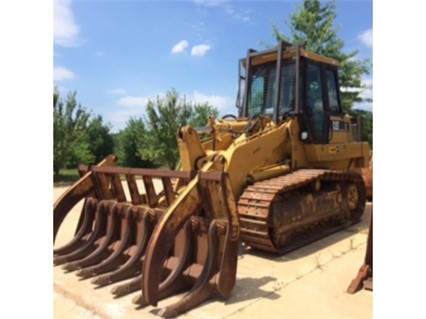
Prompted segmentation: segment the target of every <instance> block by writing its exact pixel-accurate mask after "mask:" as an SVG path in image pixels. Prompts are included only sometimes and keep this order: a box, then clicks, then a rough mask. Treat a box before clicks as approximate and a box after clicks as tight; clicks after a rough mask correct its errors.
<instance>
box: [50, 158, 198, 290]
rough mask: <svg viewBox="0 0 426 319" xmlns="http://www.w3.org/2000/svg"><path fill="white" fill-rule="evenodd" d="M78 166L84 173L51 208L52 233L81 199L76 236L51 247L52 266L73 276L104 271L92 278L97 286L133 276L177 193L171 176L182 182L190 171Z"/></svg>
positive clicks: (186, 180)
mask: <svg viewBox="0 0 426 319" xmlns="http://www.w3.org/2000/svg"><path fill="white" fill-rule="evenodd" d="M81 170H82V172H84V171H85V170H88V172H86V173H85V174H84V176H83V177H81V178H80V180H79V181H77V182H76V183H75V184H74V185H73V186H72V187H71V188H70V190H69V191H68V192H67V193H65V195H64V196H62V197H61V198H60V199H59V200H58V201H57V202H56V203H55V206H54V207H55V208H56V210H54V213H55V214H54V219H55V221H54V222H55V224H54V225H55V227H54V235H56V233H57V231H58V230H59V227H60V226H61V223H62V221H63V220H64V218H65V216H66V215H67V214H68V213H69V211H70V210H71V208H72V207H71V204H70V203H74V204H76V203H78V202H79V201H80V200H82V199H84V205H83V209H82V211H81V216H80V219H79V223H78V227H77V230H76V233H75V236H74V238H72V239H71V241H70V242H69V243H67V244H66V245H64V246H63V247H60V248H57V249H54V264H56V265H59V264H64V263H65V265H63V268H64V269H66V270H69V271H73V270H78V272H77V275H78V276H81V277H85V278H87V277H93V276H96V275H100V274H103V275H102V276H99V277H97V278H94V279H93V280H92V282H93V283H95V284H97V285H101V286H102V285H107V284H110V283H113V282H116V281H119V280H122V279H126V278H130V277H134V276H137V275H138V274H140V272H141V269H142V262H141V260H142V259H143V256H144V253H145V251H146V247H147V244H148V241H149V238H150V237H151V233H152V230H153V228H154V227H155V225H156V223H157V221H158V220H159V218H160V217H161V215H163V214H164V213H165V211H166V210H167V207H168V206H169V205H170V204H171V203H172V202H173V201H174V199H175V197H176V196H177V193H176V191H175V190H174V188H173V184H176V183H174V180H176V179H178V180H180V181H181V182H180V185H184V184H185V183H187V182H188V181H189V180H191V178H192V176H193V174H192V173H190V172H176V171H172V172H168V171H167V172H166V171H162V170H145V169H137V168H123V167H113V166H109V167H107V166H104V167H101V166H96V167H91V168H84V167H82V169H81ZM122 177H125V182H124V181H122ZM155 178H157V179H159V180H161V184H162V187H161V191H158V192H157V191H156V189H155V187H154V183H153V179H155ZM137 179H140V183H141V184H143V186H142V188H143V189H144V191H142V190H141V189H140V188H141V187H140V185H139V186H138V184H137V181H136V180H137ZM123 184H124V185H125V186H127V187H124V186H123ZM81 185H84V187H81ZM126 188H127V189H126ZM81 189H83V190H84V191H81ZM76 190H77V191H76ZM69 194H71V195H72V196H69ZM76 194H78V195H79V196H77V195H76ZM69 198H71V199H72V200H70V199H69ZM64 201H65V203H64ZM70 207H71V208H70ZM139 289H140V285H139Z"/></svg>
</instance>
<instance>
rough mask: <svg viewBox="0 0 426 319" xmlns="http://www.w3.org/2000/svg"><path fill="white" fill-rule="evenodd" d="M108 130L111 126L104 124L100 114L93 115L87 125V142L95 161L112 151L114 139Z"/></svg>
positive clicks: (97, 161)
mask: <svg viewBox="0 0 426 319" xmlns="http://www.w3.org/2000/svg"><path fill="white" fill-rule="evenodd" d="M110 130H111V126H110V125H109V124H104V123H103V119H102V116H100V115H98V116H96V117H94V118H93V119H92V120H91V121H90V123H89V125H88V127H87V142H88V144H89V150H90V152H91V153H92V154H93V156H94V162H95V163H99V162H100V161H101V160H103V159H104V158H105V157H106V156H108V155H109V154H112V153H114V139H113V136H112V134H111V132H110Z"/></svg>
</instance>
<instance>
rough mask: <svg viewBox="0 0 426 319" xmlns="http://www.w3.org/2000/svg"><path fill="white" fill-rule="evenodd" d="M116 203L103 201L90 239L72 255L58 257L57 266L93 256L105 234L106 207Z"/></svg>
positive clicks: (96, 214) (99, 206)
mask: <svg viewBox="0 0 426 319" xmlns="http://www.w3.org/2000/svg"><path fill="white" fill-rule="evenodd" d="M114 203H115V202H112V201H101V202H100V203H99V205H98V206H97V208H96V213H95V226H94V230H93V232H92V233H91V234H90V237H89V238H88V240H87V241H86V242H85V244H84V245H82V246H81V247H79V248H78V249H76V250H75V251H73V252H72V253H70V254H67V255H63V256H58V257H55V258H54V259H53V263H54V264H55V265H61V264H64V263H66V262H71V261H74V260H78V259H80V258H83V257H84V256H87V255H89V254H91V253H92V252H93V251H95V250H96V248H97V247H98V246H99V241H100V239H101V238H102V236H104V234H105V227H106V225H105V224H106V214H105V213H104V209H105V206H111V205H112V204H114Z"/></svg>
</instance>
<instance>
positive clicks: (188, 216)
mask: <svg viewBox="0 0 426 319" xmlns="http://www.w3.org/2000/svg"><path fill="white" fill-rule="evenodd" d="M231 189H232V188H231V185H230V181H229V177H228V176H227V174H226V173H222V172H206V173H203V172H202V173H199V174H198V175H197V176H196V177H195V178H194V179H193V180H192V181H191V182H190V183H189V184H188V186H187V187H186V188H185V190H184V193H183V194H182V195H181V196H179V198H178V200H177V201H175V202H174V204H173V205H172V207H170V208H169V210H168V211H167V213H166V214H165V215H163V216H162V218H161V220H160V221H159V223H158V225H157V227H156V228H155V230H154V233H153V235H152V238H151V243H150V245H149V247H148V249H147V253H146V259H145V262H144V265H143V281H142V297H141V298H139V299H142V300H143V301H144V302H145V303H147V304H151V305H154V306H156V305H157V302H158V301H159V300H160V299H162V298H164V297H167V296H168V295H169V293H170V292H173V293H174V292H175V291H174V290H183V289H185V288H186V287H189V288H190V289H189V291H188V292H187V293H186V294H185V295H184V296H183V297H182V299H181V300H180V301H178V302H177V303H175V304H173V305H170V306H168V307H166V308H165V309H163V310H162V311H161V315H162V316H163V317H166V318H170V317H174V316H177V315H178V314H180V313H183V312H185V311H187V310H189V309H191V308H193V307H195V306H197V305H198V304H200V303H201V302H203V301H205V300H206V299H208V298H210V297H211V296H212V295H214V294H218V295H219V296H221V297H223V298H227V297H228V296H229V294H230V292H231V290H232V288H233V287H234V285H235V280H236V268H237V257H238V245H239V230H238V229H239V221H238V213H237V209H236V204H235V200H234V198H233V194H232V192H231ZM202 199H203V200H202ZM206 199H208V200H206ZM188 223H190V225H191V226H190V229H191V231H189V232H187V236H189V237H190V240H187V241H186V243H185V246H182V245H181V242H180V241H174V238H175V237H176V236H177V234H178V232H179V231H180V230H182V229H187V228H188V226H187V225H188ZM172 243H175V247H177V249H178V250H185V251H186V250H187V249H189V251H190V253H188V254H183V255H182V257H181V258H184V259H181V260H180V261H179V262H178V264H179V265H180V266H181V267H178V268H179V272H176V271H175V272H172V273H173V276H172V275H169V276H167V277H166V278H164V276H162V274H163V273H164V272H161V271H158V269H161V268H167V265H168V264H169V263H173V259H175V258H176V256H175V254H174V253H172V254H170V251H171V249H172ZM163 265H166V266H163ZM172 268H173V269H177V268H176V267H175V266H173V267H172ZM191 282H193V284H192V285H188V283H191ZM169 287H173V290H169V289H170V288H169Z"/></svg>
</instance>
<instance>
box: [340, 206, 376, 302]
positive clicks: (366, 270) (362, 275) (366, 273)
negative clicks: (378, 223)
mask: <svg viewBox="0 0 426 319" xmlns="http://www.w3.org/2000/svg"><path fill="white" fill-rule="evenodd" d="M362 288H364V289H367V290H373V206H372V207H371V217H370V228H369V230H368V237H367V249H366V252H365V258H364V263H363V264H362V266H361V267H360V269H359V270H358V274H357V276H356V277H355V278H354V279H353V280H352V281H351V283H350V285H349V287H348V289H347V290H346V292H347V293H349V294H354V293H356V292H357V291H359V290H361V289H362Z"/></svg>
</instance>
